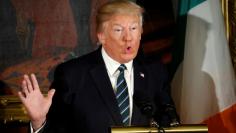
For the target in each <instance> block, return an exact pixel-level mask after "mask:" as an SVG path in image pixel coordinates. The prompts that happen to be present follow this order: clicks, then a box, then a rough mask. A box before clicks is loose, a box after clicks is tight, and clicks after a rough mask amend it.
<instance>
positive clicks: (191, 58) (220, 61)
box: [172, 0, 236, 133]
mask: <svg viewBox="0 0 236 133" xmlns="http://www.w3.org/2000/svg"><path fill="white" fill-rule="evenodd" d="M178 5H179V7H180V8H179V9H178V11H179V14H180V15H184V11H186V12H185V13H186V15H187V17H186V19H185V20H186V21H185V22H186V23H180V24H182V25H183V24H186V25H185V27H182V28H184V30H182V31H184V32H185V33H184V37H185V38H184V40H183V41H182V42H183V44H184V45H178V46H179V48H183V49H182V52H183V54H182V55H183V58H182V59H183V60H182V62H180V64H179V66H178V69H177V70H176V72H175V75H174V78H173V80H172V95H173V98H174V101H175V103H176V107H177V111H178V113H179V115H180V119H181V122H182V123H183V124H198V123H206V124H207V126H208V130H209V133H236V88H235V83H236V82H235V76H234V71H233V67H232V63H231V57H230V53H229V46H228V42H227V38H226V32H225V27H224V19H223V15H222V12H221V5H220V0H179V4H178ZM184 5H185V6H184ZM183 6H184V7H185V8H183ZM180 11H182V14H181V13H180ZM178 34H182V33H178ZM179 39H180V40H181V36H180V38H179ZM179 42H181V41H179ZM181 46H183V47H181ZM180 51H181V50H180ZM174 56H175V55H174ZM180 57H181V55H180ZM174 58H175V57H174ZM177 64H178V63H177Z"/></svg>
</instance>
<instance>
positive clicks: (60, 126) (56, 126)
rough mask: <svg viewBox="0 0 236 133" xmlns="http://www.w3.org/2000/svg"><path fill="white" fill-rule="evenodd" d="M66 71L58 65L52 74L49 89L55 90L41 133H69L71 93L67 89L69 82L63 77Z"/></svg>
mask: <svg viewBox="0 0 236 133" xmlns="http://www.w3.org/2000/svg"><path fill="white" fill-rule="evenodd" d="M65 73H66V71H65V69H64V67H63V66H62V65H59V66H58V67H57V68H56V70H55V73H54V81H53V82H52V84H51V87H50V89H51V88H54V89H55V90H56V92H55V94H54V96H53V100H52V105H51V107H50V109H49V112H48V114H47V123H46V125H45V126H44V128H43V129H42V132H43V133H67V132H70V131H69V130H70V128H69V125H70V124H71V121H72V120H71V119H72V117H71V115H70V114H71V109H70V108H71V106H70V104H71V99H72V98H73V96H72V92H71V90H70V89H69V86H68V83H69V80H68V79H67V77H66V75H65Z"/></svg>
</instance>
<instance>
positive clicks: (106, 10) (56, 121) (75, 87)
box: [19, 0, 177, 133]
mask: <svg viewBox="0 0 236 133" xmlns="http://www.w3.org/2000/svg"><path fill="white" fill-rule="evenodd" d="M142 13H143V9H142V8H141V7H140V6H138V5H136V4H135V3H132V2H129V1H126V0H119V1H112V2H108V3H106V4H105V5H103V6H102V7H101V8H100V9H99V11H98V14H97V37H98V40H99V42H100V43H101V45H102V46H101V47H100V48H99V49H97V50H96V51H94V52H92V53H89V54H87V55H84V56H81V57H79V58H77V59H72V60H70V61H68V62H65V63H63V64H60V65H59V66H58V67H57V69H56V71H55V75H54V81H53V83H52V86H51V88H53V89H51V90H49V92H48V96H47V97H44V96H43V95H42V93H41V92H40V89H39V85H38V83H37V80H36V77H35V75H34V74H31V76H30V77H29V76H28V75H24V79H23V81H22V90H21V91H20V92H19V97H20V99H21V101H22V102H23V104H24V105H25V107H26V110H27V112H28V115H29V117H30V119H31V129H32V130H31V132H35V131H36V132H38V131H39V132H45V133H68V132H82V133H107V132H109V127H111V126H130V125H139V126H144V125H148V124H149V122H150V120H149V119H150V118H151V117H153V118H154V119H155V120H156V121H157V122H158V123H160V124H164V125H166V124H167V125H169V124H171V123H172V122H173V121H174V122H176V119H177V115H176V112H175V108H174V104H173V101H172V99H171V97H170V95H169V92H168V90H169V84H168V79H167V74H166V71H165V69H164V67H163V66H162V65H161V64H160V63H158V62H147V61H146V60H144V59H143V58H142V56H141V55H140V54H138V51H139V45H140V39H141V34H142ZM55 90H56V91H55ZM54 94H55V95H54Z"/></svg>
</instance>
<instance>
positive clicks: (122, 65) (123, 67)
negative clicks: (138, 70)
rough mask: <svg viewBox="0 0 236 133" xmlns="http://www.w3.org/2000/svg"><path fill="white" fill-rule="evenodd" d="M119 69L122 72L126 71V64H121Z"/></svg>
mask: <svg viewBox="0 0 236 133" xmlns="http://www.w3.org/2000/svg"><path fill="white" fill-rule="evenodd" d="M118 70H119V71H120V72H124V70H126V66H125V65H124V64H121V65H120V66H119V67H118Z"/></svg>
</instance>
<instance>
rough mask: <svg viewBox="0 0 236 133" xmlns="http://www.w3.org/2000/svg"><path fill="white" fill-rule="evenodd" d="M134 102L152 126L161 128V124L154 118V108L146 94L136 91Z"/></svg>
mask: <svg viewBox="0 0 236 133" xmlns="http://www.w3.org/2000/svg"><path fill="white" fill-rule="evenodd" d="M134 101H135V103H136V105H137V106H138V108H139V109H140V111H141V113H142V114H143V115H145V116H146V117H147V118H148V120H149V124H150V126H151V127H157V128H159V127H160V126H159V124H158V123H157V122H156V121H155V119H154V118H153V113H154V107H153V105H152V102H151V100H150V98H149V97H148V96H147V94H146V92H142V93H141V92H140V91H136V92H135V94H134Z"/></svg>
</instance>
